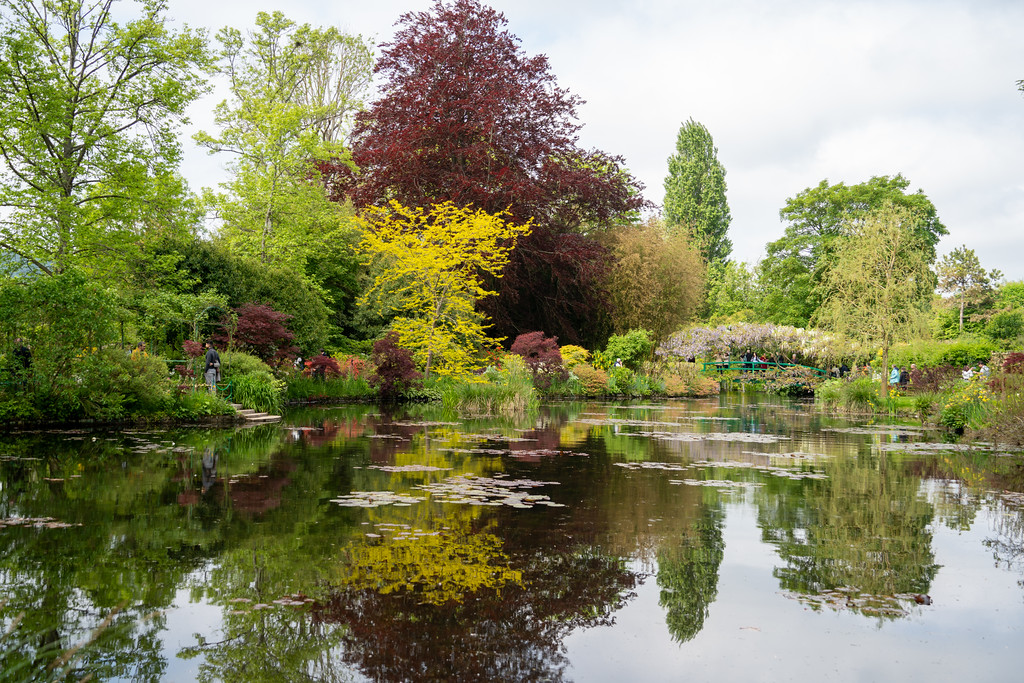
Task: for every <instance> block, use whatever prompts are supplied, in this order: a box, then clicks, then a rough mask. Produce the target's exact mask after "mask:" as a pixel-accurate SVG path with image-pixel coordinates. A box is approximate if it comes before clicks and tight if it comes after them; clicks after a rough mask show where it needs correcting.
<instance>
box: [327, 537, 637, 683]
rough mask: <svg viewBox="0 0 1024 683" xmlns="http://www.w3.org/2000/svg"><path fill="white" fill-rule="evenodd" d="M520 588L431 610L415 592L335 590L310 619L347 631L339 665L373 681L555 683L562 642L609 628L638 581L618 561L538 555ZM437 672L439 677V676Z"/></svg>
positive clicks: (562, 660)
mask: <svg viewBox="0 0 1024 683" xmlns="http://www.w3.org/2000/svg"><path fill="white" fill-rule="evenodd" d="M513 564H522V565H525V566H524V567H523V570H522V571H523V579H524V583H525V585H526V586H529V587H530V588H523V587H520V586H514V585H511V584H507V585H506V586H505V587H504V588H502V590H501V592H497V591H492V590H478V591H476V592H475V593H470V594H467V595H465V596H464V597H463V600H462V601H461V602H448V603H446V604H444V605H440V606H438V605H431V604H424V603H422V602H420V599H419V598H418V597H417V594H416V593H415V592H403V593H398V594H390V595H380V594H378V593H376V592H374V591H371V590H351V589H346V588H345V587H339V588H338V589H336V591H335V592H334V593H333V594H332V595H331V596H330V597H329V598H328V599H327V600H326V601H324V602H322V603H320V604H317V605H316V606H315V607H314V611H313V613H314V618H315V619H316V620H318V621H324V622H328V623H336V624H344V625H345V626H346V627H347V631H346V634H347V635H346V636H345V641H346V642H345V644H346V647H345V648H344V650H343V657H344V658H345V660H346V661H349V662H352V663H353V664H355V665H356V666H358V667H359V668H360V670H361V671H362V672H363V674H364V675H366V676H367V677H368V678H370V679H372V680H375V681H408V680H422V679H423V678H424V675H425V674H432V675H434V676H442V675H443V678H444V679H445V680H458V681H492V680H493V681H502V680H517V681H518V680H522V681H527V680H531V681H533V680H544V681H559V680H564V677H565V667H566V665H567V663H568V660H567V659H566V657H565V654H564V652H563V644H562V641H563V639H564V638H565V637H566V636H568V635H569V633H571V632H572V631H573V630H575V629H580V628H589V627H592V626H601V625H608V624H611V623H612V619H613V617H612V614H613V612H614V611H616V610H618V609H619V608H621V607H622V606H623V605H625V604H626V602H627V601H628V600H629V599H630V598H631V597H632V596H633V595H634V593H633V589H634V588H635V587H636V585H637V583H638V581H639V577H638V575H637V574H635V573H633V572H631V571H629V570H627V569H625V568H623V564H622V563H621V561H620V560H619V559H618V558H613V557H608V556H602V555H599V554H597V553H595V552H592V551H589V550H584V551H582V552H580V553H566V554H558V553H546V552H537V553H536V554H531V555H528V556H526V557H524V558H522V560H521V561H520V562H518V563H516V562H513ZM442 672H443V674H442Z"/></svg>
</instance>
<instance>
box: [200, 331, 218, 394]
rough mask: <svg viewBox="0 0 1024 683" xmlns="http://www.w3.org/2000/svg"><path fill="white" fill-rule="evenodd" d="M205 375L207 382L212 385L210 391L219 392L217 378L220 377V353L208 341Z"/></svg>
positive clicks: (212, 392)
mask: <svg viewBox="0 0 1024 683" xmlns="http://www.w3.org/2000/svg"><path fill="white" fill-rule="evenodd" d="M203 376H204V377H205V378H206V383H207V384H209V385H210V393H211V394H216V393H217V380H219V379H220V354H219V353H217V349H215V348H213V344H211V343H210V342H209V341H207V342H206V364H205V366H204V368H203Z"/></svg>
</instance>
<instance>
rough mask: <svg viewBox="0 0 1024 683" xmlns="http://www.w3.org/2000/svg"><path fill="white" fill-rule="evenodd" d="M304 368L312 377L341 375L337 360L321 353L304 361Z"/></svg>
mask: <svg viewBox="0 0 1024 683" xmlns="http://www.w3.org/2000/svg"><path fill="white" fill-rule="evenodd" d="M306 368H307V370H306V373H307V374H309V375H312V376H313V377H320V378H324V377H338V376H339V375H341V367H340V366H339V365H338V361H336V360H334V359H333V358H331V357H330V356H325V355H324V354H322V353H321V354H320V355H318V356H313V357H312V358H310V359H309V360H308V361H306Z"/></svg>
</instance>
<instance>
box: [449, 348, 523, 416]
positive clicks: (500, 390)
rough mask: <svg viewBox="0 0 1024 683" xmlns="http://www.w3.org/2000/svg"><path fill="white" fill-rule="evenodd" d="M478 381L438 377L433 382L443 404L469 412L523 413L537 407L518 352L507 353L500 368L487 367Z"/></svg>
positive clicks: (475, 413)
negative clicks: (437, 379)
mask: <svg viewBox="0 0 1024 683" xmlns="http://www.w3.org/2000/svg"><path fill="white" fill-rule="evenodd" d="M480 379H481V380H482V381H478V382H466V381H459V380H450V379H447V380H441V381H438V382H437V384H436V385H435V386H436V388H437V389H438V390H440V392H441V401H442V403H443V404H444V406H445V407H446V408H449V409H452V410H456V411H458V412H460V413H468V414H472V415H498V414H511V413H525V412H527V411H530V410H534V409H536V408H537V405H538V399H537V391H536V389H534V387H533V375H532V373H531V372H530V370H529V368H527V367H526V364H525V363H524V362H523V359H522V357H521V356H518V355H515V354H509V355H507V356H505V357H504V358H503V359H502V366H501V368H500V369H499V368H489V369H488V370H487V372H485V373H484V374H483V376H482V377H481V378H480Z"/></svg>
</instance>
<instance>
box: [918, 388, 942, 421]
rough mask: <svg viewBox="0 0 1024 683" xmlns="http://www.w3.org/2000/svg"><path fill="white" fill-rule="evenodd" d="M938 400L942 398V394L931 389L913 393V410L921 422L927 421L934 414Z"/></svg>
mask: <svg viewBox="0 0 1024 683" xmlns="http://www.w3.org/2000/svg"><path fill="white" fill-rule="evenodd" d="M940 400H942V394H939V393H936V392H931V391H924V392H921V393H919V394H915V395H914V412H915V413H916V414H917V416H918V418H919V419H920V420H921V422H922V423H924V422H927V421H928V419H929V418H930V417H931V416H932V415H934V414H935V408H936V406H938V404H939V401H940Z"/></svg>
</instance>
